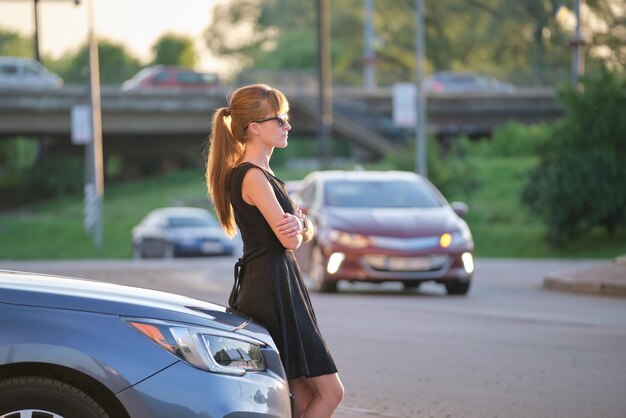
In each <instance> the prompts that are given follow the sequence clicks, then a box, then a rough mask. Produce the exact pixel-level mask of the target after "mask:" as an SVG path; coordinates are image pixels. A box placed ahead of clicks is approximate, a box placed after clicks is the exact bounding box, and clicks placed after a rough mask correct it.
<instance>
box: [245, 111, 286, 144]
mask: <svg viewBox="0 0 626 418" xmlns="http://www.w3.org/2000/svg"><path fill="white" fill-rule="evenodd" d="M252 124H254V127H253V129H254V130H255V132H257V133H258V139H259V140H260V141H261V142H262V143H263V144H264V145H265V146H268V147H273V148H285V147H286V146H287V138H288V137H289V131H290V130H291V125H290V124H289V116H288V115H287V114H286V113H281V114H272V115H268V116H266V117H265V118H263V119H260V120H256V121H253V122H250V125H248V129H250V128H251V125H252Z"/></svg>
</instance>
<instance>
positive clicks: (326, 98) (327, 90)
mask: <svg viewBox="0 0 626 418" xmlns="http://www.w3.org/2000/svg"><path fill="white" fill-rule="evenodd" d="M317 4H318V38H319V39H318V49H319V134H320V166H321V168H323V169H328V168H329V167H330V161H331V157H332V154H331V151H332V150H331V141H332V137H331V135H332V126H333V102H332V91H331V67H330V13H329V0H317Z"/></svg>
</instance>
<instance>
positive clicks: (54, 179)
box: [0, 137, 84, 210]
mask: <svg viewBox="0 0 626 418" xmlns="http://www.w3.org/2000/svg"><path fill="white" fill-rule="evenodd" d="M38 146H39V145H38V142H37V140H36V139H32V138H23V137H18V138H12V139H8V140H4V141H2V143H0V196H2V199H0V210H6V209H10V208H15V207H18V206H22V205H27V204H30V203H32V202H35V201H38V200H41V199H46V198H50V197H54V196H59V195H62V194H75V193H79V192H80V191H81V190H82V188H83V179H84V169H83V161H82V159H81V158H79V157H51V156H49V157H48V158H47V159H45V160H44V161H38Z"/></svg>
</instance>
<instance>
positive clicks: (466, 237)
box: [439, 228, 472, 248]
mask: <svg viewBox="0 0 626 418" xmlns="http://www.w3.org/2000/svg"><path fill="white" fill-rule="evenodd" d="M471 242H472V234H471V233H470V231H469V228H464V229H463V230H461V231H458V232H452V233H445V234H441V236H440V237H439V245H441V247H442V248H457V247H461V246H463V245H466V244H468V243H471Z"/></svg>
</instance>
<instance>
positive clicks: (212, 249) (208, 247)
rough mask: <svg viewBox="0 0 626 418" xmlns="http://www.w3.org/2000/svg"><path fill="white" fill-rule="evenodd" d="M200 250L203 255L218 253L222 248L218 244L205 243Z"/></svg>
mask: <svg viewBox="0 0 626 418" xmlns="http://www.w3.org/2000/svg"><path fill="white" fill-rule="evenodd" d="M201 248H202V252H203V253H220V252H222V251H224V246H223V245H222V244H221V243H219V242H205V243H203V244H202V247H201Z"/></svg>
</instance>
